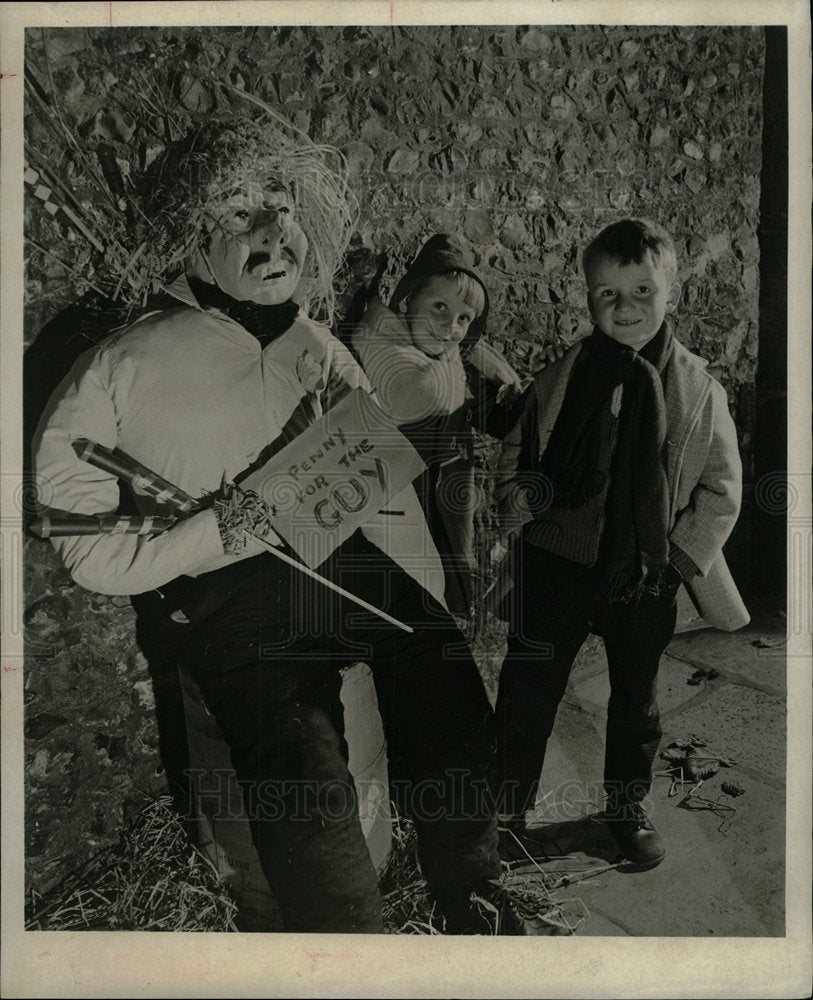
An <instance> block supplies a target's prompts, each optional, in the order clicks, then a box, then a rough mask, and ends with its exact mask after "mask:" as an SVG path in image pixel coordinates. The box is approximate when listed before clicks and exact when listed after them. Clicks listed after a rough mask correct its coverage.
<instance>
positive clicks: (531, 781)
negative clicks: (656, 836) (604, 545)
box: [496, 542, 675, 815]
mask: <svg viewBox="0 0 813 1000" xmlns="http://www.w3.org/2000/svg"><path fill="white" fill-rule="evenodd" d="M513 576H514V592H513V595H514V596H513V606H512V608H511V627H510V631H509V639H508V652H507V656H506V659H505V662H504V663H503V667H502V672H501V675H500V689H499V696H498V700H497V709H496V714H497V734H498V737H497V739H498V785H497V798H498V801H499V802H500V803H501V808H502V810H503V811H504V812H506V813H508V814H511V815H520V814H521V813H523V812H524V811H525V810H526V809H530V808H532V807H533V803H534V799H535V796H536V791H537V786H538V782H539V777H540V773H541V770H542V765H543V763H544V760H545V749H546V747H547V741H548V737H549V736H550V734H551V732H552V730H553V724H554V720H555V718H556V711H557V709H558V707H559V702H560V701H561V700H562V697H563V695H564V693H565V689H566V687H567V681H568V677H569V675H570V669H571V667H572V665H573V661H574V659H575V658H576V654H577V653H578V651H579V649H580V648H581V646H582V643H583V642H584V640H585V639H586V638H587V635H588V634H589V633H590V632H594V633H596V634H598V635H601V636H602V637H603V638H604V645H605V649H606V653H607V665H608V670H609V677H610V701H609V704H608V707H607V738H606V747H605V757H604V787H605V791H606V792H607V797H608V802H607V804H608V808H610V809H615V808H622V807H623V805H624V804H625V803H629V802H640V801H641V800H642V799H643V798H644V797H645V796H646V794H647V792H648V791H649V788H650V785H651V781H652V762H653V761H654V759H655V755H656V754H657V752H658V745H659V743H660V739H661V735H662V730H661V725H660V715H659V711H658V703H657V674H658V666H659V664H660V658H661V654H662V653H663V651H664V650H665V649H666V646H667V645H668V643H669V640H670V639H671V638H672V635H673V633H674V628H675V602H674V601H673V600H665V601H663V600H662V601H658V602H652V603H650V604H649V605H646V606H642V607H639V608H630V607H628V606H627V605H624V604H617V603H608V602H606V601H602V600H600V599H597V597H596V593H595V585H594V584H593V583H592V582H591V577H590V574H589V573H588V572H587V571H586V569H585V567H584V566H580V565H579V564H577V563H574V562H571V561H570V560H567V559H563V558H561V557H559V556H555V555H553V554H552V553H549V552H545V551H544V550H542V549H540V548H538V547H536V546H534V545H532V544H530V543H527V542H525V543H523V544H521V545H519V546H518V551H517V559H516V569H515V571H514V573H513Z"/></svg>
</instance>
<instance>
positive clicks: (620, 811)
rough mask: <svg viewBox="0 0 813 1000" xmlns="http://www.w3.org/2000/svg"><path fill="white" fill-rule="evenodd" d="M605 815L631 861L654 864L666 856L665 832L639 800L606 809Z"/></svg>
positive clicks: (618, 842) (616, 838)
mask: <svg viewBox="0 0 813 1000" xmlns="http://www.w3.org/2000/svg"><path fill="white" fill-rule="evenodd" d="M604 819H605V822H606V824H607V827H608V829H609V831H610V833H611V834H612V835H613V838H614V839H615V842H616V843H617V844H618V846H619V848H620V849H621V853H622V854H623V855H624V857H625V858H626V859H627V861H631V862H632V863H633V864H636V865H639V866H640V867H641V868H654V867H655V866H656V865H659V864H660V863H661V861H663V859H664V858H665V857H666V848H665V847H664V844H663V841H662V840H661V836H660V834H659V833H658V831H657V830H656V829H655V827H654V826H653V825H652V821H651V820H650V819H649V817H648V816H647V814H646V812H645V810H644V808H643V806H642V805H641V804H640V803H639V802H629V803H627V804H626V805H623V806H619V807H618V808H617V809H614V810H613V811H612V812H607V813H605V814H604Z"/></svg>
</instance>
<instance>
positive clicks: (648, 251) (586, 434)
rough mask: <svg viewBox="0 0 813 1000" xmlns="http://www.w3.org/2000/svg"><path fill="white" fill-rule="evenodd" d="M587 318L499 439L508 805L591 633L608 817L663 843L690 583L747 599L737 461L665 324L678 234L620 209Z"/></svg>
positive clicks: (636, 850)
mask: <svg viewBox="0 0 813 1000" xmlns="http://www.w3.org/2000/svg"><path fill="white" fill-rule="evenodd" d="M583 268H584V274H585V279H586V282H587V294H588V305H589V309H590V315H591V317H592V319H593V321H594V323H595V326H594V329H593V332H592V334H591V335H590V336H589V337H587V338H586V339H584V340H582V341H580V342H578V343H577V344H575V345H574V346H573V347H571V348H570V350H568V351H567V353H566V354H565V355H564V357H563V358H562V359H561V360H560V361H558V362H556V363H555V364H553V365H551V366H550V367H549V368H547V369H545V371H543V372H542V373H541V374H540V375H538V376H537V377H536V380H535V384H534V388H533V391H532V393H531V395H530V397H529V401H528V405H527V407H526V409H525V412H524V415H523V417H522V418H521V420H520V421H519V423H518V424H517V425H516V426H515V427H514V429H513V431H512V432H511V434H510V435H509V436H508V438H507V440H506V444H505V448H504V453H503V463H502V465H503V472H504V473H505V481H506V482H507V490H506V495H505V505H504V517H505V521H506V527H507V528H508V529H509V530H511V531H512V532H519V537H518V538H517V544H516V547H515V552H516V561H515V565H514V567H513V577H514V580H515V590H514V593H515V595H516V596H515V599H514V601H513V607H512V609H511V629H510V635H509V643H508V653H507V657H506V660H505V662H504V664H503V668H502V673H501V677H500V691H499V697H498V702H497V720H498V729H499V753H500V781H501V782H502V787H501V789H500V798H501V806H502V809H503V812H504V814H506V816H507V817H508V818H511V817H513V818H515V819H516V820H517V822H518V823H519V824H520V825H521V822H522V814H523V813H524V811H525V810H526V809H527V808H530V807H532V806H533V803H534V798H535V793H536V787H537V784H538V779H539V775H540V771H541V769H542V764H543V761H544V757H545V747H546V743H547V739H548V737H549V736H550V734H551V731H552V729H553V724H554V719H555V716H556V710H557V707H558V704H559V702H560V700H561V698H562V696H563V694H564V691H565V687H566V685H567V679H568V675H569V673H570V668H571V666H572V664H573V661H574V659H575V657H576V654H577V653H578V651H579V648H580V647H581V645H582V643H583V642H584V640H585V638H586V637H587V635H588V633H589V632H594V633H596V634H598V635H601V636H602V637H603V639H604V644H605V648H606V652H607V662H608V668H609V676H610V687H611V694H610V701H609V705H608V717H607V738H606V748H605V766H604V785H605V791H606V794H607V805H606V812H605V818H606V820H607V822H608V826H609V829H610V830H611V832H612V833H613V836H614V838H615V840H616V841H617V843H618V846H619V848H620V850H621V853H622V854H623V855H624V856H625V857H626V858H627V859H628V860H630V861H632V862H634V863H636V864H638V865H640V866H642V867H652V866H654V865H656V864H658V863H659V862H660V861H661V860H662V859H663V857H664V855H665V849H664V845H663V842H662V840H661V838H660V835H659V834H658V832H657V831H656V830H655V828H654V826H653V825H652V822H651V820H650V818H649V816H648V815H647V813H646V811H645V809H644V807H643V804H642V803H643V800H644V798H645V797H646V795H647V793H648V791H649V788H650V784H651V772H652V763H653V760H654V758H655V755H656V753H657V750H658V744H659V742H660V738H661V734H662V731H661V726H660V720H659V713H658V705H657V698H656V683H657V673H658V666H659V662H660V657H661V654H662V653H663V651H664V650H665V648H666V646H667V644H668V643H669V641H670V639H671V638H672V635H673V633H674V630H675V623H676V603H677V602H676V598H677V594H678V591H679V589H680V588H681V587H685V588H686V590H687V591H688V593H689V595H690V596H691V598H692V600H693V602H694V604H695V606H696V607H697V609H698V610H699V612H700V614H701V615H702V616H703V618H704V620H705V622H706V623H707V624H709V625H713V626H716V627H718V628H722V629H726V630H733V629H736V628H740V627H742V626H743V625H745V624H746V623H747V622H748V620H749V619H748V613H747V611H746V609H745V607H744V605H743V603H742V600H741V598H740V596H739V594H738V592H737V589H736V587H735V585H734V582H733V580H732V578H731V575H730V573H729V571H728V568H727V566H726V563H725V560H724V558H723V555H722V546H723V543H724V542H725V541H726V539H727V538H728V536H729V534H730V532H731V529H732V528H733V526H734V524H735V522H736V520H737V516H738V513H739V507H740V497H741V463H740V458H739V452H738V448H737V435H736V429H735V427H734V423H733V421H732V419H731V416H730V415H729V412H728V406H727V400H726V394H725V390H724V389H723V388H722V386H721V385H720V384H719V383H718V382H717V381H715V379H714V378H712V376H711V375H709V374H708V372H707V371H706V370H705V365H706V362H704V361H703V360H701V359H700V358H698V357H697V356H695V355H693V354H691V353H690V352H689V351H688V350H686V348H685V347H683V346H682V345H681V344H680V343H678V342H677V340H675V339H674V337H673V335H672V330H671V327H670V324H669V322H668V320H667V319H666V317H667V314H671V313H674V312H675V309H676V306H677V302H678V298H679V295H680V284H679V283H678V281H677V262H676V259H675V251H674V247H673V245H672V241H671V239H670V238H669V236H668V234H667V233H666V232H664V231H663V230H662V229H661V228H660V227H659V226H655V225H653V224H650V223H647V222H643V221H640V220H631V219H626V220H623V221H620V222H617V223H614V224H613V225H611V226H608V227H607V228H606V229H604V230H603V231H602V232H601V233H599V235H598V236H597V237H596V238H595V239H594V240H593V241H592V242H591V243H590V245H589V246H588V247H587V249H586V250H585V252H584V257H583Z"/></svg>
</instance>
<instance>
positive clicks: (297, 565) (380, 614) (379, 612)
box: [249, 531, 415, 632]
mask: <svg viewBox="0 0 813 1000" xmlns="http://www.w3.org/2000/svg"><path fill="white" fill-rule="evenodd" d="M249 534H250V535H251V537H252V538H256V539H257V541H258V542H259V543H260V545H264V546H265V547H266V548H267V549H268V551H269V552H271V553H272V554H273V555H275V556H276V557H277V558H278V559H281V560H282V561H283V562H286V563H288V565H289V566H293V567H294V569H298V570H299V571H300V573H304V574H305V576H309V577H311V578H312V579H314V580H318V581H319V583H323V584H324V585H325V586H326V587H330V589H331V590H335V591H336V593H337V594H341V595H342V597H346V598H347V599H348V600H349V601H354V602H355V603H356V604H359V605H361V607H362V608H366V609H367V611H372V613H373V614H374V615H378V617H379V618H383V619H384V621H386V622H389V623H390V624H391V625H397V626H398V628H402V629H403V630H404V631H405V632H414V631H415V630H414V629H413V628H411V627H410V626H409V625H404V623H403V622H399V621H398V619H397V618H393V617H392V616H391V615H388V614H387V612H386V611H382V610H381V609H380V608H376V607H373V605H372V604H368V603H367V602H366V601H363V600H362V599H361V598H360V597H356V596H355V594H351V593H350V591H349V590H345V589H344V587H340V586H339V585H338V584H336V583H333V581H332V580H328V579H327V577H325V576H320V575H319V574H318V573H316V572H314V570H312V569H311V568H310V566H306V565H305V564H304V563H300V562H297V561H296V559H292V558H291V557H290V556H289V555H286V554H285V553H284V552H280V550H279V549H278V548H277V547H276V545H274V544H273V542H269V541H268V540H267V539H265V538H263V537H262V536H261V535H256V534H255V533H254V532H253V531H251V532H249Z"/></svg>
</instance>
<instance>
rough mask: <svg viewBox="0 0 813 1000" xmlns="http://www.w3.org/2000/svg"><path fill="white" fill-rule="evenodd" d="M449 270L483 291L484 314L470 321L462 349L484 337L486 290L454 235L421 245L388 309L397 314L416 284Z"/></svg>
mask: <svg viewBox="0 0 813 1000" xmlns="http://www.w3.org/2000/svg"><path fill="white" fill-rule="evenodd" d="M449 271H463V272H464V273H465V274H468V275H469V276H470V277H472V278H474V280H475V281H476V282H477V283H478V285H480V287H481V288H482V289H483V295H484V298H485V304H484V306H483V311H482V312H481V313H480V315H479V316H477V317H476V319H474V320H473V321H472V324H471V326H470V327H469V329H468V332H467V333H466V336H465V337H464V338H463V341H462V343H461V345H460V347H461V350H464V351H465V349H466V348H467V347H471V346H472V345H473V344H474V343H475V342H476V341H477V340H478V339H479V338H480V336H481V335H482V334H483V332H484V330H485V326H486V319H487V318H488V289H487V288H486V286H485V285H484V284H483V280H482V278H481V277H480V275H479V274H477V272H476V271H475V270H474V261H473V259H472V255H471V251H470V250H469V249H468V248H467V247H466V246H465V245H464V244H463V242H462V241H461V240H460V239H459V238H458V237H456V236H450V235H448V234H446V233H439V234H438V235H436V236H432V237H431V238H430V239H428V240H427V241H426V243H424V245H423V246H422V247H421V249H420V251H419V252H418V256H417V257H416V258H415V260H413V262H412V263H411V264H410V266H409V269H408V270H407V272H406V274H405V275H404V276H403V278H401V280H400V281H399V282H398V284H397V285H396V287H395V293H394V294H393V296H392V299H391V300H390V309H392V310H393V312H397V310H398V303H399V302H401V301H402V300H403V299H405V298H406V297H407V296H408V295H409V293H410V292H412V291H413V290H414V289H415V288H417V287H418V286H419V285H421V284H423V283H424V281H426V279H427V278H429V277H430V276H431V275H433V274H444V273H448V272H449Z"/></svg>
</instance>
